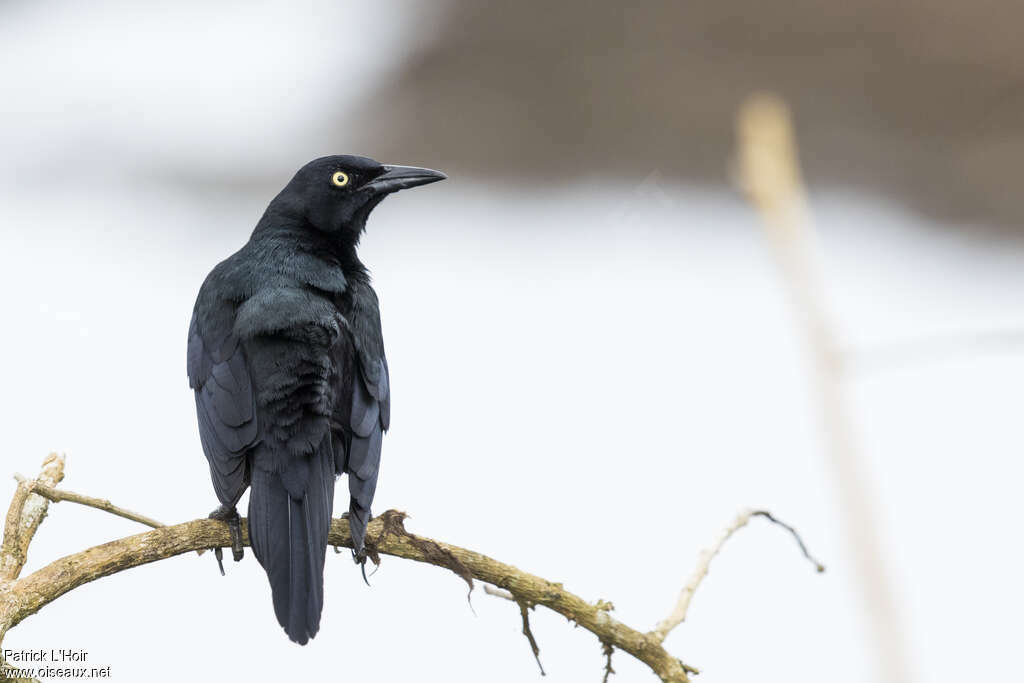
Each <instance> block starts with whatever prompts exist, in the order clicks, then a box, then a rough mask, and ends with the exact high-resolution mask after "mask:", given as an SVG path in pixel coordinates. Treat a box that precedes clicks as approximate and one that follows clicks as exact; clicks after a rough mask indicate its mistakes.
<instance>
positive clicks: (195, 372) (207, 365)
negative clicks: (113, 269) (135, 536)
mask: <svg viewBox="0 0 1024 683" xmlns="http://www.w3.org/2000/svg"><path fill="white" fill-rule="evenodd" d="M198 317H199V316H198V314H197V313H193V314H192V323H191V325H189V331H188V378H189V385H190V386H191V387H192V389H194V390H195V396H196V413H197V414H198V416H199V438H200V439H201V440H202V443H203V451H204V452H205V453H206V459H207V460H208V461H209V463H210V476H211V478H212V479H213V486H214V489H215V490H216V492H217V497H218V499H220V501H221V503H223V504H225V505H234V504H235V502H237V500H238V498H239V496H241V494H242V492H243V491H244V490H245V487H246V485H247V483H248V482H247V478H246V475H247V473H246V462H245V452H246V450H247V449H248V448H249V447H250V446H252V445H253V444H254V443H255V442H256V439H257V435H258V425H257V419H256V405H255V397H254V392H253V387H252V379H251V378H250V376H249V369H248V368H247V367H246V362H245V355H244V353H243V351H242V348H241V346H240V345H239V343H238V339H237V337H236V336H235V334H234V333H233V331H232V330H231V328H230V327H227V326H221V327H220V329H218V326H216V325H211V326H210V327H211V328H212V329H200V324H199V321H198Z"/></svg>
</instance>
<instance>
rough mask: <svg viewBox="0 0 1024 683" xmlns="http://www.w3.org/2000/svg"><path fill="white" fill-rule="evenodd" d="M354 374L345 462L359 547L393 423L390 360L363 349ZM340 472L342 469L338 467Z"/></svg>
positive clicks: (352, 521)
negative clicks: (385, 441)
mask: <svg viewBox="0 0 1024 683" xmlns="http://www.w3.org/2000/svg"><path fill="white" fill-rule="evenodd" d="M356 366H357V367H356V370H355V372H353V373H351V374H352V388H351V391H352V404H351V412H350V415H349V418H350V422H349V426H350V428H351V429H350V438H349V440H348V451H347V453H346V458H345V462H344V467H343V469H344V471H345V472H347V473H348V490H349V495H350V496H351V499H350V501H349V527H350V529H351V530H352V536H353V539H354V540H355V541H356V547H357V548H360V549H361V548H362V544H363V538H364V536H365V533H366V525H367V524H369V522H370V505H371V504H372V503H373V494H374V492H375V491H376V490H377V474H378V472H379V471H380V453H381V445H382V442H383V437H384V432H385V431H387V429H388V426H389V425H390V422H391V387H390V383H389V378H388V365H387V360H386V359H385V358H384V357H383V355H382V356H381V357H376V355H375V354H372V353H367V352H366V351H364V350H360V353H359V359H358V362H357V363H356ZM338 471H339V473H340V472H341V471H342V468H339V470H338Z"/></svg>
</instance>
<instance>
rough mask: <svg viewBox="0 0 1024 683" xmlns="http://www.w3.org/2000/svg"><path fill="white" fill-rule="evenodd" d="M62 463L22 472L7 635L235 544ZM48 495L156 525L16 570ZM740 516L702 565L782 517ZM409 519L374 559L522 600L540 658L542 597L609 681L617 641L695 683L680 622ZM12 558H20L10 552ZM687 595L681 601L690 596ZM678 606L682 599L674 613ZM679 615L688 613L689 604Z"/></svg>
mask: <svg viewBox="0 0 1024 683" xmlns="http://www.w3.org/2000/svg"><path fill="white" fill-rule="evenodd" d="M63 468H64V460H63V458H57V456H51V457H50V458H48V459H47V460H46V461H45V462H44V466H43V472H42V473H41V475H40V477H39V479H36V480H33V481H27V480H25V479H24V478H20V479H19V483H18V490H17V491H16V492H15V496H14V500H13V501H12V502H11V506H10V510H9V512H8V515H7V520H6V523H5V537H4V543H3V546H2V550H3V558H4V563H5V564H4V565H3V566H5V567H7V566H10V567H14V568H15V569H14V570H13V574H12V576H13V578H11V579H8V580H6V581H0V642H2V640H3V636H4V634H5V633H6V632H7V631H8V630H9V629H11V628H13V627H14V626H16V625H18V624H19V623H21V622H22V621H24V620H25V619H26V618H28V617H30V616H32V615H33V614H35V613H37V612H38V611H39V610H41V609H42V608H43V607H45V606H46V605H48V604H49V603H51V602H53V601H54V600H56V599H57V598H59V597H60V596H62V595H64V594H65V593H67V592H68V591H71V590H74V589H75V588H77V587H79V586H82V585H84V584H86V583H89V582H91V581H95V580H97V579H101V578H103V577H106V576H111V575H113V574H116V573H118V572H122V571H125V570H128V569H131V568H133V567H138V566H141V565H144V564H149V563H151V562H157V561H159V560H163V559H167V558H170V557H174V556H175V555H181V554H183V553H187V552H191V551H202V550H206V549H210V548H226V547H230V545H231V538H230V533H229V531H228V528H227V525H226V524H224V523H223V522H221V521H218V520H212V519H198V520H195V521H192V522H185V523H183V524H177V525H175V526H162V525H160V524H159V522H156V521H155V520H152V519H149V518H148V517H144V516H143V515H139V514H137V513H134V512H130V511H127V510H124V509H122V508H119V507H117V506H115V505H113V504H112V503H110V502H109V501H106V500H101V499H98V498H91V497H89V496H83V495H81V494H77V493H71V492H68V491H61V490H59V489H57V488H56V483H57V482H59V481H60V480H61V478H62V477H63ZM40 494H41V495H40ZM51 500H53V501H58V500H61V501H63V500H68V501H73V502H76V503H80V504H82V505H88V506H90V507H95V508H97V509H100V510H104V511H106V512H110V513H112V514H115V515H118V516H120V517H125V518H127V519H132V520H134V521H138V522H142V523H143V524H151V525H157V528H156V529H154V530H153V531H149V532H146V533H142V534H137V535H134V536H129V537H127V538H122V539H119V540H116V541H111V542H109V543H104V544H102V545H98V546H95V547H92V548H89V549H87V550H83V551H81V552H78V553H75V554H73V555H68V556H67V557H63V558H61V559H59V560H56V561H54V562H51V563H50V564H48V565H46V566H45V567H42V568H41V569H39V570H37V571H35V572H33V573H32V574H29V575H28V576H25V577H21V578H17V577H18V573H19V572H20V569H21V567H22V566H23V565H24V556H25V553H26V551H27V547H28V544H29V542H30V541H31V539H32V535H33V534H34V533H35V530H36V529H37V528H38V526H39V524H40V522H41V521H42V519H43V516H45V513H46V507H47V505H48V504H49V501H51ZM742 515H744V518H743V521H742V524H738V523H737V522H736V521H734V522H733V524H732V525H730V527H729V529H727V533H725V535H724V536H723V537H721V538H720V540H719V541H718V542H717V544H716V546H715V548H714V549H713V552H711V555H709V556H708V558H707V560H706V561H705V562H704V564H703V574H706V573H707V562H710V558H711V557H713V556H714V554H717V552H718V551H719V550H720V549H721V545H722V544H724V542H725V540H726V539H727V538H728V537H729V536H730V535H731V534H732V533H733V532H734V531H735V530H736V529H738V528H739V527H740V526H743V525H744V524H746V523H747V521H749V519H750V517H751V516H755V515H763V516H765V517H767V518H768V519H770V520H771V521H773V522H775V523H777V524H782V523H781V522H778V521H777V520H776V519H774V518H773V517H772V516H771V515H769V514H768V513H767V512H764V511H744V512H743V513H742ZM405 518H406V515H405V513H403V512H397V511H395V510H388V511H387V512H385V513H384V514H382V515H381V516H379V517H377V518H376V519H374V520H373V521H371V522H370V525H369V528H368V529H367V536H366V550H367V556H368V557H369V558H370V559H371V560H372V561H373V562H374V563H379V562H380V555H382V554H384V555H391V556H394V557H401V558H404V559H408V560H413V561H415V562H422V563H425V564H432V565H435V566H438V567H443V568H446V569H449V570H451V571H452V572H454V573H455V574H456V575H458V576H459V577H461V578H462V579H463V580H465V581H466V583H467V584H469V587H470V590H472V588H473V582H474V580H479V581H482V582H484V583H485V586H484V589H485V591H486V592H487V593H489V594H492V595H496V596H499V597H502V598H506V599H508V600H511V601H513V602H515V603H517V604H518V606H519V609H520V616H521V617H522V619H523V634H524V635H525V636H526V638H527V640H528V641H529V643H530V648H531V650H532V651H533V653H534V656H535V657H537V664H538V665H540V659H539V648H538V647H537V642H536V640H535V639H534V637H533V633H532V631H531V629H530V623H529V614H528V610H529V609H533V608H534V607H535V606H536V605H543V606H544V607H547V608H548V609H550V610H552V611H554V612H557V613H558V614H561V615H562V616H564V617H566V618H567V619H569V620H570V621H572V622H574V623H575V624H577V625H578V626H581V627H582V628H584V629H586V630H588V631H590V632H591V633H593V634H594V635H595V636H597V639H598V641H599V642H600V643H601V646H602V652H603V653H604V655H605V657H606V664H605V671H604V673H605V680H606V681H607V678H608V676H610V675H611V674H612V673H613V670H612V668H611V655H612V653H613V652H614V650H615V649H616V648H618V649H620V650H622V651H624V652H627V653H628V654H630V655H632V656H633V657H636V658H637V659H639V660H640V661H641V662H643V663H644V664H646V665H647V666H648V667H650V669H651V671H653V672H654V673H655V674H656V675H657V676H658V677H659V678H660V679H661V680H662V681H665V682H668V683H686V682H687V681H689V678H688V674H692V673H697V670H696V669H694V668H693V667H690V666H687V665H686V664H684V663H683V662H681V661H680V660H679V659H677V658H676V657H673V656H672V655H671V654H669V653H668V652H667V651H666V650H665V649H664V647H662V641H663V640H664V638H665V635H666V634H667V633H668V631H669V630H671V628H673V627H674V626H675V625H677V624H676V623H673V624H671V625H669V626H668V627H667V628H664V629H662V625H661V624H660V625H659V628H658V629H655V631H652V632H650V633H643V632H640V631H637V630H635V629H633V628H630V627H629V626H627V625H625V624H623V623H622V622H620V621H618V620H617V619H615V618H614V617H612V616H611V614H610V613H611V611H612V610H613V609H614V607H613V605H612V604H611V603H610V602H607V601H605V600H598V601H597V602H596V603H593V604H592V603H589V602H587V601H585V600H584V599H583V598H580V597H579V596H577V595H574V594H572V593H570V592H569V591H567V590H565V588H564V587H563V586H562V584H560V583H554V582H551V581H548V580H546V579H543V578H540V577H538V576H534V575H533V574H529V573H527V572H524V571H521V570H519V569H517V568H515V567H513V566H511V565H508V564H505V563H502V562H499V561H497V560H495V559H493V558H490V557H488V556H486V555H482V554H480V553H477V552H473V551H472V550H467V549H465V548H460V547H458V546H454V545H450V544H448V543H444V542H441V541H435V540H433V539H430V538H425V537H421V536H416V535H414V534H410V533H409V532H408V531H406V530H405V525H404V520H405ZM782 526H785V527H786V528H787V529H789V530H790V531H791V532H792V533H793V535H794V536H795V537H796V538H797V541H798V542H799V543H800V546H801V548H802V549H803V550H804V554H806V548H804V546H803V542H802V541H800V538H799V536H797V535H796V532H795V531H794V530H793V529H792V528H791V527H788V526H786V525H784V524H782ZM730 529H731V530H730ZM248 531H249V530H248V523H247V521H246V520H244V519H243V520H242V535H243V543H244V544H245V545H249V533H248ZM328 543H329V544H330V545H334V546H344V547H348V548H351V547H352V538H351V535H350V532H349V525H348V520H346V519H343V518H341V519H334V520H332V521H331V528H330V531H329V535H328ZM705 552H707V551H705ZM8 556H10V557H11V558H13V559H10V560H8V559H7V558H8ZM702 557H703V556H702ZM808 557H810V556H808ZM699 568H700V566H699ZM703 574H702V575H701V576H700V577H699V578H698V579H697V580H696V581H694V580H693V579H691V583H690V584H688V586H687V589H684V593H685V592H686V591H687V590H688V591H689V593H688V595H687V597H686V598H685V600H686V603H685V604H688V603H689V597H690V596H692V593H693V591H694V590H696V587H697V585H698V584H699V583H700V579H701V578H703ZM486 584H490V585H493V586H496V588H491V586H490V585H486ZM680 600H681V601H682V600H683V596H681V597H680ZM678 611H679V608H678V606H677V610H676V611H674V612H673V615H675V614H676V612H678ZM682 617H683V618H685V605H684V607H683V610H682ZM679 621H682V619H679ZM664 623H665V622H663V624H664ZM0 665H2V662H0ZM541 673H543V668H541Z"/></svg>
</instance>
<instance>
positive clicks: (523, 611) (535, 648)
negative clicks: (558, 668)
mask: <svg viewBox="0 0 1024 683" xmlns="http://www.w3.org/2000/svg"><path fill="white" fill-rule="evenodd" d="M516 602H518V603H519V615H520V616H521V617H522V618H523V635H524V636H526V641H527V642H528V643H530V650H531V651H532V652H533V658H534V659H536V660H537V666H538V667H539V668H540V675H541V676H547V674H546V673H544V665H543V664H541V663H540V646H539V645H537V639H536V638H534V637H533V629H531V628H530V612H529V610H531V609H532V608H533V607H532V605H528V604H527V603H526V602H524V601H523V600H516Z"/></svg>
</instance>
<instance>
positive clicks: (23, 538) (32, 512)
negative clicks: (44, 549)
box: [0, 453, 64, 633]
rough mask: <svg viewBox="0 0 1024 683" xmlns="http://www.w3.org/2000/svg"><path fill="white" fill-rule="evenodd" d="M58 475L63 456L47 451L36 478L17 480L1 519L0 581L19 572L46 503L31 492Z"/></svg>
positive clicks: (56, 479) (56, 480)
mask: <svg viewBox="0 0 1024 683" xmlns="http://www.w3.org/2000/svg"><path fill="white" fill-rule="evenodd" d="M62 479H64V456H63V455H57V454H56V453H50V455H48V456H46V459H45V460H43V466H42V471H41V472H40V473H39V477H38V478H37V479H36V481H34V482H26V481H21V482H18V488H17V490H15V492H14V498H13V499H12V500H11V505H10V508H9V509H8V510H7V518H6V521H5V523H4V540H3V545H2V546H0V583H2V582H4V581H13V580H14V579H16V578H18V575H19V574H21V570H22V568H23V567H24V566H25V560H26V559H27V558H28V546H29V544H30V543H32V538H33V537H34V536H35V534H36V530H37V529H38V528H39V525H40V524H42V523H43V518H45V517H46V512H47V510H48V509H49V507H50V502H49V501H48V500H46V499H45V498H43V497H42V496H40V495H38V494H37V493H35V492H34V489H35V487H36V486H45V487H52V486H56V485H57V484H58V483H60V481H61V480H62ZM0 633H2V631H0Z"/></svg>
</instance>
